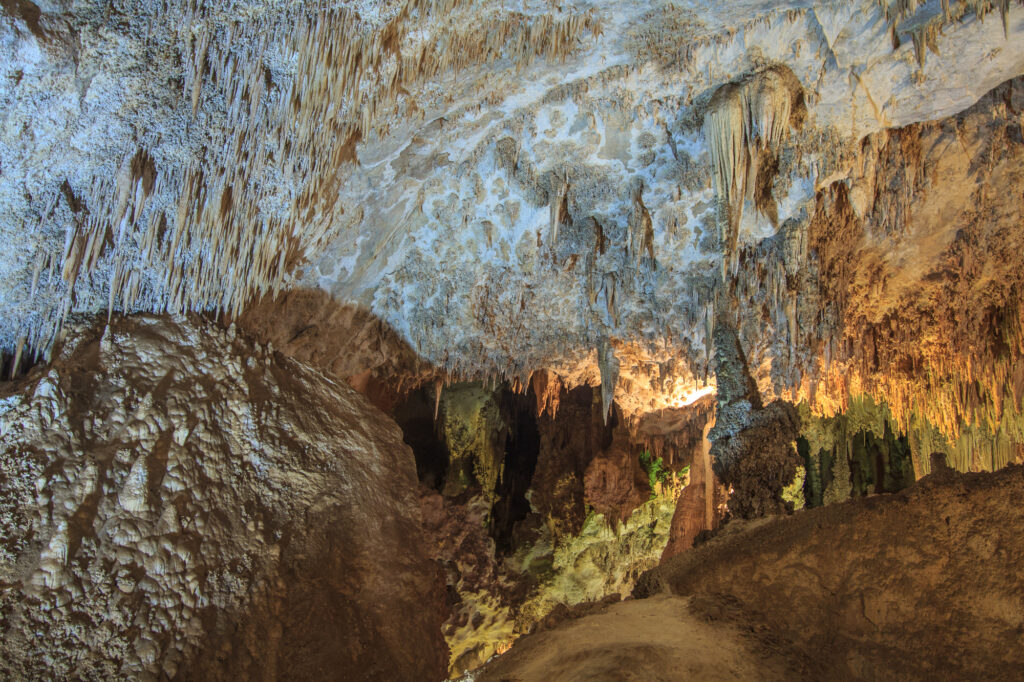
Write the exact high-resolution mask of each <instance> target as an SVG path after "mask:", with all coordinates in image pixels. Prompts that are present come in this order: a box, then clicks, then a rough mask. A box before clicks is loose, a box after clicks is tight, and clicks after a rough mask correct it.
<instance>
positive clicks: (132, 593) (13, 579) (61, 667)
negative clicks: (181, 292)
mask: <svg viewBox="0 0 1024 682" xmlns="http://www.w3.org/2000/svg"><path fill="white" fill-rule="evenodd" d="M0 436H2V441H0V516H2V531H0V616H2V617H0V676H2V677H9V678H12V679H33V678H36V679H38V678H41V677H57V678H87V679H128V678H130V679H158V678H163V677H164V676H172V677H173V676H175V675H177V676H179V677H184V678H191V679H238V678H239V677H245V678H249V679H257V678H259V679H273V678H305V679H317V678H320V679H323V678H326V677H338V676H340V677H349V678H352V679H355V678H358V679H431V678H434V679H439V678H441V677H443V673H444V671H445V669H446V665H445V660H444V659H445V656H444V648H445V647H444V642H443V640H442V639H441V632H440V624H441V621H442V620H443V618H444V606H443V604H442V603H441V602H440V598H441V595H442V591H441V588H440V587H439V585H438V582H437V581H438V576H437V574H436V569H435V567H434V565H433V564H432V563H431V562H430V561H429V560H428V559H427V555H426V552H425V545H424V542H423V539H422V529H421V526H420V523H419V518H420V516H419V509H418V506H417V497H416V486H417V482H416V474H415V465H414V462H413V457H412V453H411V452H410V451H409V449H408V448H407V447H406V446H405V445H404V444H403V443H402V439H401V434H400V432H399V431H398V429H397V428H396V426H395V425H394V424H393V423H392V422H390V421H389V420H387V419H386V418H385V417H384V415H383V414H381V413H380V412H378V411H377V410H376V409H375V408H373V407H372V406H371V405H370V404H369V403H368V402H367V401H366V400H365V399H364V398H363V397H362V396H360V395H358V394H357V393H356V392H355V391H353V390H352V389H351V388H349V387H348V386H345V385H339V384H337V383H335V382H333V381H331V380H329V379H326V378H325V377H324V376H323V375H321V374H320V373H318V372H317V371H315V370H312V369H310V368H308V367H306V366H304V365H302V364H299V363H297V362H294V361H290V360H285V359H283V358H281V357H280V356H276V355H275V354H273V353H272V352H271V351H270V350H269V349H264V348H261V347H258V346H257V347H255V348H254V347H253V346H251V345H250V344H248V343H247V342H245V341H243V340H242V339H241V338H236V337H235V335H234V332H233V330H229V331H227V332H224V331H221V330H217V329H215V328H212V327H209V326H207V325H203V324H193V323H191V322H187V321H185V320H181V319H178V320H172V319H168V318H157V317H135V318H129V319H119V318H115V319H114V321H113V322H112V323H111V324H109V325H108V326H105V327H103V326H100V327H98V328H91V329H85V330H80V333H79V334H77V335H76V336H74V337H73V339H72V341H70V342H69V343H68V344H67V345H66V346H65V347H64V348H63V350H62V351H61V352H60V354H59V356H58V357H57V359H56V360H55V362H54V363H53V365H52V366H51V367H49V368H48V369H46V370H45V372H44V371H43V370H38V371H37V373H36V374H34V375H33V376H31V377H30V378H29V379H27V380H24V381H23V382H22V384H21V385H20V386H18V387H17V389H16V391H15V392H14V393H9V394H8V395H6V396H5V397H4V398H3V399H2V401H0Z"/></svg>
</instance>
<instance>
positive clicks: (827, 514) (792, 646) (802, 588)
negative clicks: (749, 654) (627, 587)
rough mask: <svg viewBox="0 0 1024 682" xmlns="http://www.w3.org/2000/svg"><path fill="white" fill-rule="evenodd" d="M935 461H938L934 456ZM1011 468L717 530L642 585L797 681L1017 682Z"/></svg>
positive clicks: (1021, 618) (951, 476)
mask: <svg viewBox="0 0 1024 682" xmlns="http://www.w3.org/2000/svg"><path fill="white" fill-rule="evenodd" d="M939 461H940V462H941V461H942V460H941V456H940V459H939ZM1022 497H1024V467H1020V466H1011V467H1009V468H1006V469H1004V470H1002V471H999V472H996V473H993V474H987V473H985V474H956V473H953V472H952V471H951V470H949V469H945V470H944V471H943V472H942V473H939V474H933V475H932V476H929V477H927V478H925V479H923V480H922V481H920V482H919V483H918V485H916V486H914V487H912V488H909V489H907V490H904V491H902V492H899V493H896V494H893V495H880V496H874V497H869V498H864V499H859V500H854V501H850V502H846V503H843V504H834V505H829V506H826V507H821V508H818V509H812V510H807V511H804V512H800V513H797V514H794V515H792V516H788V517H784V518H774V519H770V520H769V519H765V520H759V521H755V522H749V523H735V522H734V523H730V524H728V525H727V526H726V527H725V529H724V530H723V531H722V532H721V533H720V534H719V535H718V536H717V537H715V538H714V539H712V540H711V541H709V542H707V543H705V544H703V545H701V546H699V547H696V548H694V549H693V550H691V551H689V552H685V553H683V554H680V555H679V556H676V557H674V558H672V559H669V560H668V561H667V562H666V563H664V564H663V565H662V566H660V567H658V568H657V569H655V570H654V571H651V572H650V573H648V574H647V575H645V576H644V577H643V578H642V579H641V581H640V584H639V586H638V587H637V590H636V591H635V594H636V595H637V596H642V595H649V594H654V593H659V592H661V591H666V590H667V591H670V592H672V593H674V594H677V595H682V596H688V595H692V596H693V598H694V601H693V604H694V606H695V607H696V608H697V610H698V612H699V613H701V614H703V615H704V616H706V617H709V618H712V619H724V620H727V621H730V622H734V623H738V624H739V625H740V626H741V627H743V628H744V629H748V630H749V631H751V632H755V633H759V635H758V636H759V637H760V638H761V640H762V642H763V643H764V644H765V645H766V646H769V647H770V648H772V649H773V650H775V651H776V652H779V653H782V654H783V655H785V656H786V657H788V658H789V659H790V660H791V661H793V662H795V663H798V664H799V666H800V667H801V671H800V677H803V678H806V679H878V680H901V679H931V678H941V679H956V680H961V679H962V680H976V679H1019V678H1020V674H1021V670H1024V634H1022V633H1024V571H1022V569H1021V565H1020V561H1019V557H1020V555H1021V552H1022V551H1024V548H1022V539H1021V533H1020V529H1021V528H1022V527H1024V507H1022V505H1021V499H1022Z"/></svg>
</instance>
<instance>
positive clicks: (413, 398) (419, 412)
mask: <svg viewBox="0 0 1024 682" xmlns="http://www.w3.org/2000/svg"><path fill="white" fill-rule="evenodd" d="M432 393H433V390H432V389H429V388H420V389H418V390H415V391H412V392H411V393H410V394H409V396H408V397H407V398H406V399H405V401H404V402H402V403H401V404H400V405H398V407H396V408H395V414H394V417H395V421H396V422H397V423H398V426H399V428H401V429H402V439H403V440H404V441H405V444H406V445H408V446H409V447H410V448H412V453H413V456H414V457H415V458H416V475H417V477H418V478H419V480H420V483H422V484H423V485H425V486H426V487H428V488H431V489H433V490H436V491H438V492H440V491H441V490H442V489H443V488H444V479H445V476H446V475H447V474H448V448H447V447H446V446H445V444H444V442H443V441H442V440H441V438H440V437H439V436H438V433H437V428H436V426H435V424H434V397H433V396H432V395H431V394H432Z"/></svg>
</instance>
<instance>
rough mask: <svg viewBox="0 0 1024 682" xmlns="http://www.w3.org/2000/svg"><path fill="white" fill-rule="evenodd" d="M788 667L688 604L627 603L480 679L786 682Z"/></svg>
mask: <svg viewBox="0 0 1024 682" xmlns="http://www.w3.org/2000/svg"><path fill="white" fill-rule="evenodd" d="M787 678H791V676H790V675H789V674H787V669H786V665H785V661H783V660H782V659H781V658H780V657H778V656H774V657H771V658H768V659H767V660H766V659H765V654H764V653H763V652H760V651H758V650H757V648H756V645H755V644H754V643H753V642H752V641H751V640H749V639H748V638H745V637H743V635H742V634H741V633H740V631H739V630H738V629H736V628H733V627H731V626H727V625H724V624H722V623H709V622H707V619H704V618H701V617H699V616H697V615H695V614H694V613H693V612H692V611H691V609H690V607H689V599H688V598H684V597H674V596H668V595H661V596H657V597H651V598H650V599H640V600H629V601H624V602H621V603H618V604H613V605H611V606H609V607H607V608H606V609H605V610H603V611H602V612H600V613H596V614H592V615H587V616H584V617H582V618H579V619H577V620H573V621H568V622H566V623H563V624H562V625H560V626H559V627H558V628H556V629H554V630H550V631H547V632H541V633H538V634H535V635H531V636H529V637H526V638H524V639H522V640H520V641H519V642H517V643H516V645H515V647H513V648H512V650H510V651H509V652H508V653H507V654H505V655H504V656H501V657H499V658H497V659H495V660H494V661H493V662H492V663H491V664H490V665H489V666H488V667H486V668H484V670H483V672H482V673H481V674H480V675H479V676H478V677H477V678H476V679H477V680H478V681H479V682H484V681H493V682H497V681H502V682H505V681H508V682H511V681H512V680H515V681H516V682H534V681H536V682H553V681H554V680H558V681H559V682H571V681H573V680H579V681H580V682H583V681H584V680H585V681H587V682H592V681H595V680H616V681H619V680H644V681H645V682H649V681H653V680H701V681H702V682H703V681H714V680H781V679H787Z"/></svg>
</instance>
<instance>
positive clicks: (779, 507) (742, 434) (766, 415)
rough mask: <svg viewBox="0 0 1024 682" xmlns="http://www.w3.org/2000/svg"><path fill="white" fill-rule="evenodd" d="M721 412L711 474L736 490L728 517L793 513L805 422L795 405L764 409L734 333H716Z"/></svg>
mask: <svg viewBox="0 0 1024 682" xmlns="http://www.w3.org/2000/svg"><path fill="white" fill-rule="evenodd" d="M714 339H715V373H716V375H717V376H718V412H717V415H716V417H715V425H714V427H712V429H711V430H710V432H709V433H708V438H709V439H710V440H711V448H710V455H711V458H712V469H713V471H714V473H715V475H716V476H717V477H718V478H719V479H721V480H722V482H723V483H724V484H725V485H727V486H730V487H731V488H732V492H731V493H730V494H729V511H730V512H731V513H732V514H734V515H735V516H738V517H740V518H744V519H750V518H755V517H758V516H765V515H767V514H780V513H785V512H786V511H792V506H791V505H787V504H786V503H785V502H784V501H783V499H782V493H783V489H784V488H785V487H786V486H787V485H789V484H790V482H791V481H792V480H793V477H794V475H795V474H796V470H797V465H798V464H799V463H800V459H799V457H797V453H796V448H795V446H794V441H795V440H796V437H797V434H798V432H799V431H800V416H799V415H798V414H797V411H796V408H795V407H793V405H792V404H790V403H787V402H785V401H782V400H776V401H774V402H772V403H771V404H770V405H762V403H761V394H760V392H759V391H758V389H757V384H756V383H755V382H754V380H753V378H751V376H750V371H749V369H748V368H747V360H746V358H745V357H744V355H743V349H742V348H741V347H740V342H739V338H738V337H737V336H736V332H735V330H733V329H732V328H731V327H730V326H729V325H727V324H724V323H722V322H719V323H718V324H717V325H716V327H715V332H714Z"/></svg>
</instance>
